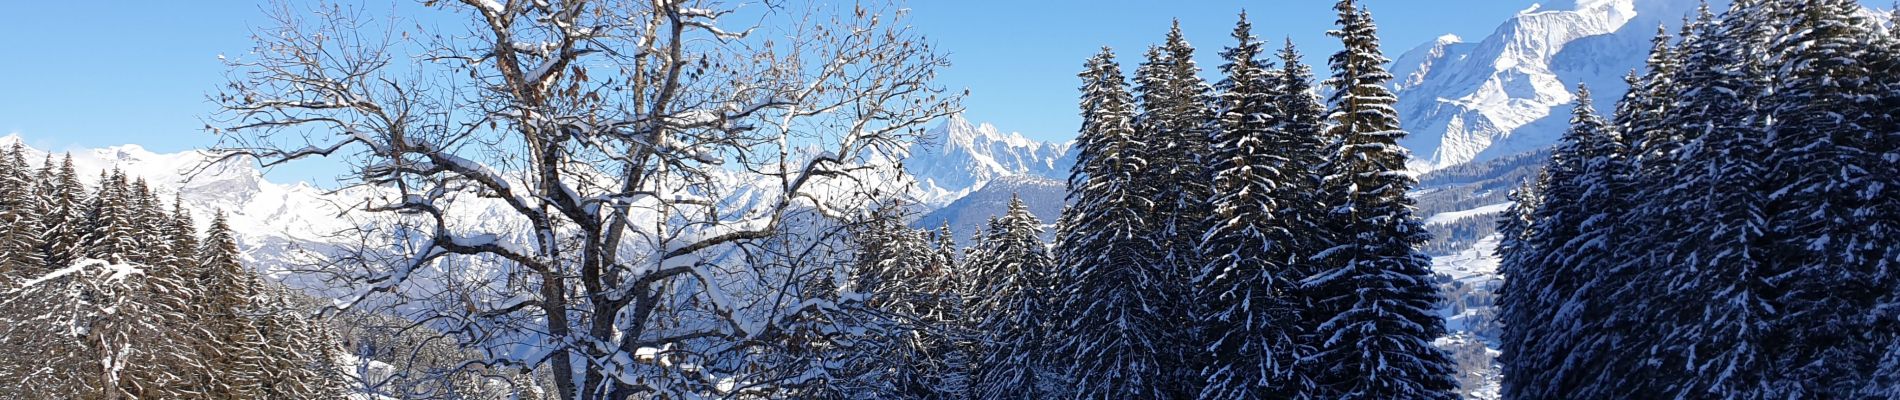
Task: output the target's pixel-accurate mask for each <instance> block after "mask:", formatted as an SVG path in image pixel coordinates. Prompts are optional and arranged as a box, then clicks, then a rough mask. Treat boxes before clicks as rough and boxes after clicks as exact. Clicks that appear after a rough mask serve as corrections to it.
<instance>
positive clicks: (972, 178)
mask: <svg viewBox="0 0 1900 400" xmlns="http://www.w3.org/2000/svg"><path fill="white" fill-rule="evenodd" d="M1069 147H1070V146H1069V143H1068V142H1059V143H1058V142H1043V141H1037V140H1034V139H1030V138H1028V137H1026V136H1023V134H1021V133H1017V132H1010V133H1008V134H1004V133H1001V130H999V129H997V128H996V126H995V125H991V124H989V123H972V122H970V121H969V120H968V119H966V118H965V117H964V116H963V115H961V114H956V115H951V116H949V117H946V118H944V120H943V122H941V123H939V124H938V125H937V126H936V127H935V128H932V129H930V131H929V132H928V133H927V134H926V137H924V138H922V139H921V140H918V142H917V143H916V144H914V145H912V146H911V148H910V157H909V158H907V159H905V160H904V169H905V170H907V171H909V172H910V174H911V175H912V176H914V177H916V178H917V182H918V184H919V186H920V188H919V189H921V191H922V192H924V193H923V194H924V196H923V197H924V199H922V200H923V201H924V202H926V203H932V202H941V201H948V200H950V199H954V198H955V197H959V196H962V195H963V194H967V193H969V192H970V191H972V190H975V189H977V188H979V187H981V186H982V185H983V184H985V183H988V182H989V181H991V180H994V179H996V178H1000V177H1006V176H1015V175H1031V176H1041V177H1059V176H1062V174H1064V173H1066V172H1067V171H1068V163H1067V162H1065V161H1064V160H1073V158H1072V157H1068V152H1069Z"/></svg>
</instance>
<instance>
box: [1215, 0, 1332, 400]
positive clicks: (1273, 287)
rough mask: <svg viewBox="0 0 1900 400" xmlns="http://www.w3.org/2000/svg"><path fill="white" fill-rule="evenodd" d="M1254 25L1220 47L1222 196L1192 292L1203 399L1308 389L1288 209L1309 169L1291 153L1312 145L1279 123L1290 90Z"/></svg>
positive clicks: (1218, 166) (1218, 164) (1241, 27)
mask: <svg viewBox="0 0 1900 400" xmlns="http://www.w3.org/2000/svg"><path fill="white" fill-rule="evenodd" d="M1252 28H1253V27H1252V25H1251V24H1249V23H1248V22H1247V16H1246V14H1245V13H1242V14H1241V15H1240V21H1239V23H1237V24H1236V26H1235V27H1234V32H1233V37H1234V39H1235V40H1236V43H1235V45H1234V46H1233V47H1230V48H1228V49H1227V51H1226V52H1224V53H1222V56H1223V57H1224V58H1226V60H1227V61H1226V63H1225V64H1223V65H1221V71H1222V72H1224V73H1225V74H1226V79H1224V80H1222V81H1221V83H1220V85H1219V95H1220V111H1219V113H1218V118H1219V119H1218V121H1219V127H1220V129H1219V130H1218V131H1217V132H1218V133H1217V134H1216V135H1215V137H1214V142H1213V150H1212V151H1211V152H1210V153H1209V154H1208V155H1207V160H1208V166H1209V167H1210V172H1211V173H1212V174H1213V183H1214V184H1213V189H1214V193H1215V194H1214V198H1213V199H1212V210H1211V211H1212V212H1211V214H1209V215H1208V221H1207V222H1206V223H1204V224H1203V225H1206V226H1207V227H1208V230H1207V231H1206V233H1205V235H1203V236H1202V239H1201V242H1200V246H1201V247H1200V252H1201V254H1203V260H1204V261H1205V264H1204V266H1203V267H1202V268H1201V269H1200V274H1199V276H1197V277H1196V282H1197V285H1196V288H1197V289H1198V292H1197V293H1196V294H1195V296H1194V298H1195V300H1196V301H1199V302H1202V303H1203V304H1205V306H1204V307H1203V308H1204V309H1205V311H1204V312H1203V313H1202V315H1201V318H1200V321H1199V322H1198V323H1199V327H1200V329H1201V330H1202V334H1203V335H1204V338H1203V339H1202V340H1203V343H1204V344H1203V346H1204V347H1205V348H1206V349H1207V350H1208V351H1209V353H1211V354H1209V355H1208V356H1207V362H1208V364H1207V366H1205V367H1203V369H1204V371H1202V374H1203V376H1202V379H1204V380H1205V381H1206V386H1205V388H1204V389H1203V390H1202V392H1201V393H1200V395H1199V398H1209V399H1257V398H1297V397H1300V395H1302V394H1303V393H1301V392H1302V391H1303V390H1304V389H1305V388H1306V387H1307V386H1308V384H1307V382H1305V381H1304V375H1303V374H1300V373H1299V371H1297V369H1296V366H1295V364H1296V362H1297V361H1298V360H1299V358H1300V356H1301V355H1302V354H1305V353H1306V352H1305V351H1304V350H1303V349H1301V348H1300V347H1299V345H1300V343H1299V338H1300V337H1301V335H1302V333H1303V329H1301V325H1300V315H1301V313H1300V311H1301V310H1302V309H1303V308H1304V304H1303V303H1300V302H1299V298H1297V297H1296V296H1295V295H1294V292H1295V288H1296V287H1297V286H1298V281H1299V279H1300V278H1301V276H1300V275H1298V274H1297V273H1296V271H1297V270H1296V269H1295V267H1294V265H1295V264H1300V263H1298V262H1296V260H1299V259H1301V258H1302V257H1300V255H1299V254H1298V251H1299V249H1298V248H1297V247H1296V241H1295V239H1294V238H1295V234H1294V233H1293V232H1292V231H1291V230H1289V228H1290V227H1289V226H1288V225H1287V222H1288V221H1287V220H1286V219H1285V218H1284V215H1285V214H1286V213H1285V212H1283V210H1286V209H1288V208H1290V207H1293V206H1295V205H1297V204H1298V198H1297V196H1296V195H1295V193H1296V192H1298V191H1299V190H1301V189H1304V187H1303V185H1300V180H1301V179H1303V178H1305V177H1306V176H1305V175H1302V174H1301V173H1300V171H1303V170H1305V168H1306V167H1308V166H1303V165H1295V164H1294V163H1293V162H1292V160H1291V157H1289V156H1290V155H1292V154H1295V153H1298V152H1311V149H1307V148H1301V147H1300V146H1299V145H1297V144H1296V143H1299V142H1300V140H1299V139H1298V138H1293V137H1291V135H1292V134H1291V133H1289V132H1287V131H1285V130H1284V129H1282V128H1283V127H1284V126H1285V124H1284V123H1282V122H1281V121H1280V118H1281V116H1282V115H1284V114H1285V113H1284V112H1282V111H1281V110H1280V109H1279V103H1278V100H1281V98H1282V97H1284V96H1282V95H1281V93H1280V90H1283V89H1284V87H1282V82H1281V80H1280V77H1279V76H1278V72H1279V71H1278V70H1276V69H1273V68H1272V66H1271V64H1269V63H1268V62H1266V61H1264V60H1263V58H1264V57H1262V56H1263V54H1262V53H1263V52H1264V51H1265V49H1264V48H1263V47H1264V46H1263V45H1262V43H1261V42H1260V41H1259V40H1258V39H1255V38H1254V36H1253V32H1252ZM1288 200H1293V201H1288Z"/></svg>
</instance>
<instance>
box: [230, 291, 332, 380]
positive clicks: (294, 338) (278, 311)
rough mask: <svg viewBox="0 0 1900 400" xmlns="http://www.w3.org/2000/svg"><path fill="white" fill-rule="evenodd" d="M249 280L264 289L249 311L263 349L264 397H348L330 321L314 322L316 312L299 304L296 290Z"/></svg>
mask: <svg viewBox="0 0 1900 400" xmlns="http://www.w3.org/2000/svg"><path fill="white" fill-rule="evenodd" d="M247 275H249V277H250V279H251V280H252V281H253V282H252V283H253V284H254V285H256V286H257V287H260V288H262V289H260V290H259V293H258V296H256V297H254V298H253V300H252V302H251V304H249V305H248V306H247V307H246V309H245V311H246V315H245V317H246V318H250V319H252V320H253V321H254V322H253V325H254V326H255V327H256V328H257V332H258V339H259V340H258V343H257V344H258V345H259V346H261V349H260V351H259V352H258V353H259V362H258V364H257V373H258V379H259V387H258V393H261V394H262V395H263V398H268V399H335V398H346V397H348V395H349V394H350V393H349V384H348V382H346V381H345V379H346V377H345V376H344V374H343V370H342V365H341V363H342V360H341V359H339V358H338V357H339V351H338V350H339V349H338V347H339V346H340V343H339V342H338V341H337V338H336V333H335V332H334V331H333V330H332V329H331V328H330V327H329V326H328V325H327V324H326V323H325V321H323V320H321V319H312V318H310V317H309V314H310V312H309V310H310V309H311V308H312V307H307V306H305V305H302V304H298V302H297V301H296V300H297V297H296V296H298V294H297V293H295V292H293V291H291V289H289V288H285V287H281V286H275V285H271V284H269V283H265V282H261V281H260V279H259V278H260V277H259V276H258V275H256V274H247Z"/></svg>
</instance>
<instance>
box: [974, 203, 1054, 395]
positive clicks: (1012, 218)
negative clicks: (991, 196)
mask: <svg viewBox="0 0 1900 400" xmlns="http://www.w3.org/2000/svg"><path fill="white" fill-rule="evenodd" d="M993 221H994V223H993V224H991V226H992V228H991V230H992V232H993V233H992V234H990V235H988V237H987V238H985V239H984V240H983V242H982V243H983V250H982V251H981V252H979V253H977V254H979V256H978V257H981V258H982V260H981V261H977V260H972V264H970V265H971V266H972V267H974V268H979V269H976V270H974V271H971V274H972V275H973V276H974V279H973V282H972V284H971V288H970V293H972V294H973V296H972V298H973V299H974V301H973V303H972V304H973V305H972V307H971V310H970V315H971V318H972V319H973V320H974V321H975V325H974V327H973V331H974V333H975V334H976V335H977V336H976V340H975V343H976V346H975V347H976V349H977V350H976V355H975V363H974V365H975V372H974V374H973V376H972V377H973V379H972V389H973V390H972V394H973V395H974V396H973V397H974V398H976V399H996V400H1000V399H1054V398H1060V397H1057V396H1054V395H1053V394H1051V393H1049V392H1048V391H1047V390H1045V388H1044V386H1045V385H1049V384H1052V383H1054V382H1048V380H1047V379H1045V378H1044V375H1045V374H1046V372H1045V371H1046V370H1047V369H1048V367H1047V366H1044V365H1042V364H1041V363H1039V361H1040V358H1041V356H1042V355H1043V354H1045V353H1047V352H1048V351H1049V346H1048V342H1050V340H1051V338H1053V337H1055V336H1056V333H1055V332H1054V331H1052V330H1050V329H1049V327H1051V326H1054V324H1055V323H1056V321H1054V320H1052V319H1051V318H1050V315H1049V314H1050V311H1051V304H1050V303H1051V302H1052V300H1054V299H1053V298H1052V296H1051V293H1050V289H1051V288H1052V286H1053V285H1052V282H1051V279H1052V278H1053V277H1054V275H1055V259H1054V258H1052V257H1050V255H1049V248H1048V246H1046V245H1044V244H1043V241H1042V221H1041V220H1039V219H1037V218H1036V215H1035V214H1032V213H1030V212H1029V206H1028V205H1027V204H1024V203H1023V201H1022V199H1020V198H1017V197H1015V196H1011V197H1010V202H1009V209H1008V211H1007V212H1006V213H1005V214H1003V217H1002V218H998V219H994V220H993Z"/></svg>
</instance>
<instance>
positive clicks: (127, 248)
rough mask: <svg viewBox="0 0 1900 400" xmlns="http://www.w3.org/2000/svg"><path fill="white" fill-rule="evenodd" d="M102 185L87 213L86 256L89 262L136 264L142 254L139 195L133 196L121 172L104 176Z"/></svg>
mask: <svg viewBox="0 0 1900 400" xmlns="http://www.w3.org/2000/svg"><path fill="white" fill-rule="evenodd" d="M99 182H100V183H99V190H98V191H97V192H94V193H93V196H92V199H91V204H90V208H88V209H87V211H86V224H87V225H86V228H85V232H86V233H85V251H84V253H83V254H85V256H86V258H93V259H100V260H106V261H108V262H112V263H124V262H130V261H134V260H136V259H138V258H139V257H138V255H139V254H140V253H141V252H142V249H141V247H140V246H139V243H138V237H137V232H138V227H137V226H135V224H134V221H133V218H135V215H133V212H134V211H133V202H134V197H136V195H137V194H136V193H133V192H132V187H131V184H130V183H128V182H127V181H126V177H125V173H124V172H123V171H119V170H118V169H113V170H112V172H111V173H110V174H107V173H105V172H100V175H99Z"/></svg>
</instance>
